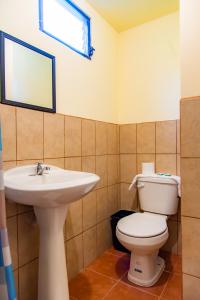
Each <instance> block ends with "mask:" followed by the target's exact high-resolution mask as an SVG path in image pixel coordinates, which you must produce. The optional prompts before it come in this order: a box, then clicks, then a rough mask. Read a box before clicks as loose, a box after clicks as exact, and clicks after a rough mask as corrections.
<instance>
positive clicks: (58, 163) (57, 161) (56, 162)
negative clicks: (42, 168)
mask: <svg viewBox="0 0 200 300" xmlns="http://www.w3.org/2000/svg"><path fill="white" fill-rule="evenodd" d="M44 164H48V165H52V166H55V167H58V168H62V169H64V168H65V160H64V158H46V159H45V160H44Z"/></svg>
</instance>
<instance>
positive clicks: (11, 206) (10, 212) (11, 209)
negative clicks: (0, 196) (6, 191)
mask: <svg viewBox="0 0 200 300" xmlns="http://www.w3.org/2000/svg"><path fill="white" fill-rule="evenodd" d="M15 167H16V161H8V162H4V163H3V169H4V171H6V170H9V169H12V168H15ZM16 214H17V203H15V202H13V201H11V200H9V199H6V215H7V217H12V216H15V215H16Z"/></svg>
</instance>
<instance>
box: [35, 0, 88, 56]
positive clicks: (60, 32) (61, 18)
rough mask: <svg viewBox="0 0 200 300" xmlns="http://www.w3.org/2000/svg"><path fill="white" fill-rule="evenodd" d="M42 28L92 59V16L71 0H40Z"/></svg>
mask: <svg viewBox="0 0 200 300" xmlns="http://www.w3.org/2000/svg"><path fill="white" fill-rule="evenodd" d="M39 7H40V20H39V22H40V30H41V31H43V32H45V33H46V34H48V35H49V36H51V37H52V38H54V39H56V40H58V41H59V42H61V43H63V44H64V45H66V46H68V47H69V48H70V49H72V50H74V51H76V52H78V53H79V54H81V55H83V56H85V57H87V58H89V59H91V57H92V55H93V51H94V48H93V47H92V46H91V36H90V18H89V17H88V16H87V15H86V14H85V13H84V12H83V11H82V10H80V8H78V7H77V6H76V5H75V4H74V3H72V2H71V1H69V0H39Z"/></svg>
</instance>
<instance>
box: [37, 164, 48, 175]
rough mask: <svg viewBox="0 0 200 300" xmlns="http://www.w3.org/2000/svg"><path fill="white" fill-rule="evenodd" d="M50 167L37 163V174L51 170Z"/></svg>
mask: <svg viewBox="0 0 200 300" xmlns="http://www.w3.org/2000/svg"><path fill="white" fill-rule="evenodd" d="M49 170H50V168H49V167H47V166H44V167H43V166H42V164H41V163H40V162H38V163H37V166H36V175H43V174H44V172H45V171H49Z"/></svg>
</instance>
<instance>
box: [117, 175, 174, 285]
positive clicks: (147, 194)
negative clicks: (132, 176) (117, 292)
mask: <svg viewBox="0 0 200 300" xmlns="http://www.w3.org/2000/svg"><path fill="white" fill-rule="evenodd" d="M178 182H179V180H178V178H177V177H176V178H175V176H174V177H172V178H166V177H165V178H164V177H162V176H158V175H153V176H147V177H146V176H144V177H142V176H141V178H140V179H139V180H138V183H137V188H138V196H139V202H140V207H141V209H142V211H143V212H137V213H134V214H132V215H129V216H127V217H125V218H122V219H121V220H119V222H118V224H117V227H116V235H117V238H118V240H119V241H120V243H121V244H122V245H123V246H124V247H125V248H126V249H128V250H129V251H130V252H131V261H130V268H129V272H128V280H129V281H131V282H133V283H135V284H137V285H140V286H146V287H148V286H152V285H154V284H155V283H156V282H157V281H158V280H159V278H160V276H161V275H162V273H163V271H164V269H165V262H164V260H163V259H162V258H161V257H159V256H158V252H159V249H160V248H161V247H162V246H163V245H164V244H165V243H166V241H167V239H168V237H169V233H168V227H167V219H168V216H169V215H173V214H176V213H177V208H178Z"/></svg>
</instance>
